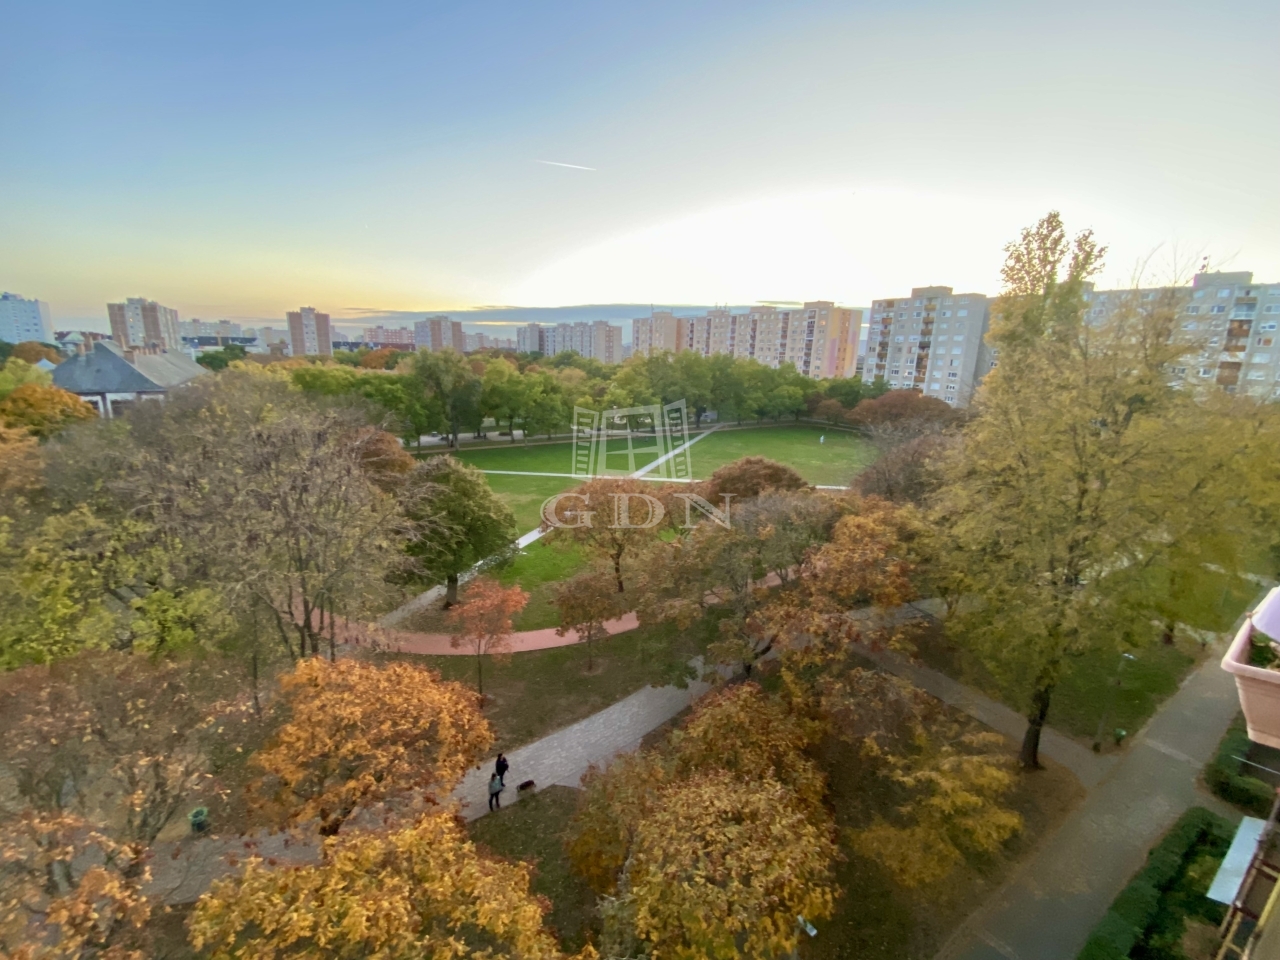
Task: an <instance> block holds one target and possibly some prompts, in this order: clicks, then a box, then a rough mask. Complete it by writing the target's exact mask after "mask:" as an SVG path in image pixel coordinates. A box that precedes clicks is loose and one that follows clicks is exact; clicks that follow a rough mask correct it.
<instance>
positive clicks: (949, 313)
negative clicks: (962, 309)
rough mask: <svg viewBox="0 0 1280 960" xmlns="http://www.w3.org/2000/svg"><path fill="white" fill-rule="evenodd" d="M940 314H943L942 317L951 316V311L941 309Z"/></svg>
mask: <svg viewBox="0 0 1280 960" xmlns="http://www.w3.org/2000/svg"><path fill="white" fill-rule="evenodd" d="M942 316H944V317H949V316H951V311H950V310H943V311H942ZM944 326H945V324H944Z"/></svg>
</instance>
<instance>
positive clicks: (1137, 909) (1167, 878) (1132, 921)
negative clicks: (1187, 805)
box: [1077, 807, 1232, 960]
mask: <svg viewBox="0 0 1280 960" xmlns="http://www.w3.org/2000/svg"><path fill="white" fill-rule="evenodd" d="M1231 833H1232V826H1231V824H1230V823H1228V822H1227V821H1225V820H1223V819H1222V818H1221V817H1219V816H1216V815H1215V814H1213V813H1211V812H1209V811H1208V810H1206V809H1204V808H1203V807H1192V808H1191V809H1190V810H1188V811H1187V812H1186V813H1184V814H1183V815H1182V816H1181V817H1180V818H1179V820H1178V822H1177V823H1175V824H1174V825H1173V827H1171V828H1170V830H1169V832H1168V833H1166V834H1165V835H1164V837H1163V838H1162V839H1161V840H1160V842H1159V843H1158V844H1156V845H1155V846H1154V847H1152V849H1151V852H1150V853H1149V854H1148V855H1147V862H1146V864H1145V865H1144V866H1143V868H1142V869H1141V870H1139V871H1138V873H1137V874H1136V875H1135V876H1134V878H1133V879H1132V880H1130V881H1129V884H1128V886H1126V887H1125V888H1124V889H1123V890H1121V891H1120V895H1119V896H1118V897H1116V899H1115V901H1114V902H1113V903H1112V904H1111V909H1110V910H1108V911H1107V915H1106V916H1105V917H1103V918H1102V920H1101V921H1100V922H1099V923H1098V925H1097V926H1096V927H1094V928H1093V932H1092V933H1090V935H1089V939H1088V941H1087V942H1086V943H1085V945H1084V949H1083V950H1081V951H1080V954H1079V955H1078V957H1077V960H1124V958H1126V957H1128V956H1129V951H1130V950H1132V949H1133V947H1134V945H1135V944H1136V943H1138V941H1139V940H1141V939H1142V938H1143V936H1144V934H1146V932H1147V929H1148V928H1149V927H1150V926H1151V924H1152V921H1153V920H1155V918H1156V915H1157V913H1158V912H1159V910H1160V906H1161V897H1162V895H1163V894H1164V892H1165V890H1167V889H1168V888H1169V887H1170V886H1171V885H1172V884H1173V882H1174V881H1175V880H1176V879H1177V878H1178V876H1179V874H1180V873H1181V872H1182V869H1183V866H1184V864H1185V863H1186V861H1187V860H1188V858H1189V857H1190V856H1191V854H1192V853H1193V851H1194V850H1195V848H1196V845H1197V844H1198V843H1199V842H1200V841H1201V840H1202V839H1204V838H1206V837H1209V838H1212V840H1213V841H1214V842H1215V843H1216V844H1218V845H1221V846H1224V847H1225V844H1226V842H1227V841H1228V840H1229V839H1230V837H1231Z"/></svg>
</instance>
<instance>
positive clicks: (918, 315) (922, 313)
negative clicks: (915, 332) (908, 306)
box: [911, 310, 924, 317]
mask: <svg viewBox="0 0 1280 960" xmlns="http://www.w3.org/2000/svg"><path fill="white" fill-rule="evenodd" d="M911 316H913V317H923V316H924V311H923V310H917V311H915V313H913V314H911Z"/></svg>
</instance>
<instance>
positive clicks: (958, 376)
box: [947, 373, 960, 380]
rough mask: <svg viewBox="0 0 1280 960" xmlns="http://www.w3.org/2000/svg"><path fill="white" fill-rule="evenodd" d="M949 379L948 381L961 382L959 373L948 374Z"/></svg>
mask: <svg viewBox="0 0 1280 960" xmlns="http://www.w3.org/2000/svg"><path fill="white" fill-rule="evenodd" d="M947 379H948V380H959V379H960V374H958V373H948V374H947Z"/></svg>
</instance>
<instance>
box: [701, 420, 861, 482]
mask: <svg viewBox="0 0 1280 960" xmlns="http://www.w3.org/2000/svg"><path fill="white" fill-rule="evenodd" d="M822 437H826V440H825V441H824V442H821V443H819V439H820V438H822ZM876 456H877V452H876V450H875V448H874V447H873V446H872V445H871V444H869V443H868V442H867V441H866V440H863V439H862V438H861V437H859V436H858V435H857V434H855V433H850V432H849V431H847V430H833V429H829V428H823V427H820V426H815V425H813V424H808V423H797V424H787V425H776V426H767V427H751V428H748V429H741V430H739V429H734V428H731V427H724V428H723V429H720V430H717V431H716V432H715V433H712V434H710V435H709V436H706V437H704V438H703V439H702V440H700V441H698V443H696V444H694V445H693V446H692V447H690V448H689V458H690V460H691V461H692V462H693V475H694V476H695V477H697V478H698V479H699V480H705V479H706V478H707V477H709V476H711V474H712V473H714V472H715V471H716V470H717V469H719V468H720V467H723V466H724V465H725V464H727V463H733V462H734V461H735V460H740V459H742V458H743V457H768V458H769V459H770V460H776V461H778V462H779V463H785V464H786V465H787V466H789V467H791V468H792V469H793V470H795V471H796V472H797V473H798V474H800V476H802V477H804V478H805V479H806V480H807V481H809V482H810V483H814V484H821V485H824V486H841V487H842V486H846V485H847V484H848V483H849V480H850V479H851V478H852V477H853V476H854V475H855V474H857V473H860V472H861V471H862V470H863V469H865V468H866V467H867V466H869V465H870V464H871V463H872V461H874V460H875V459H876Z"/></svg>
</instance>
